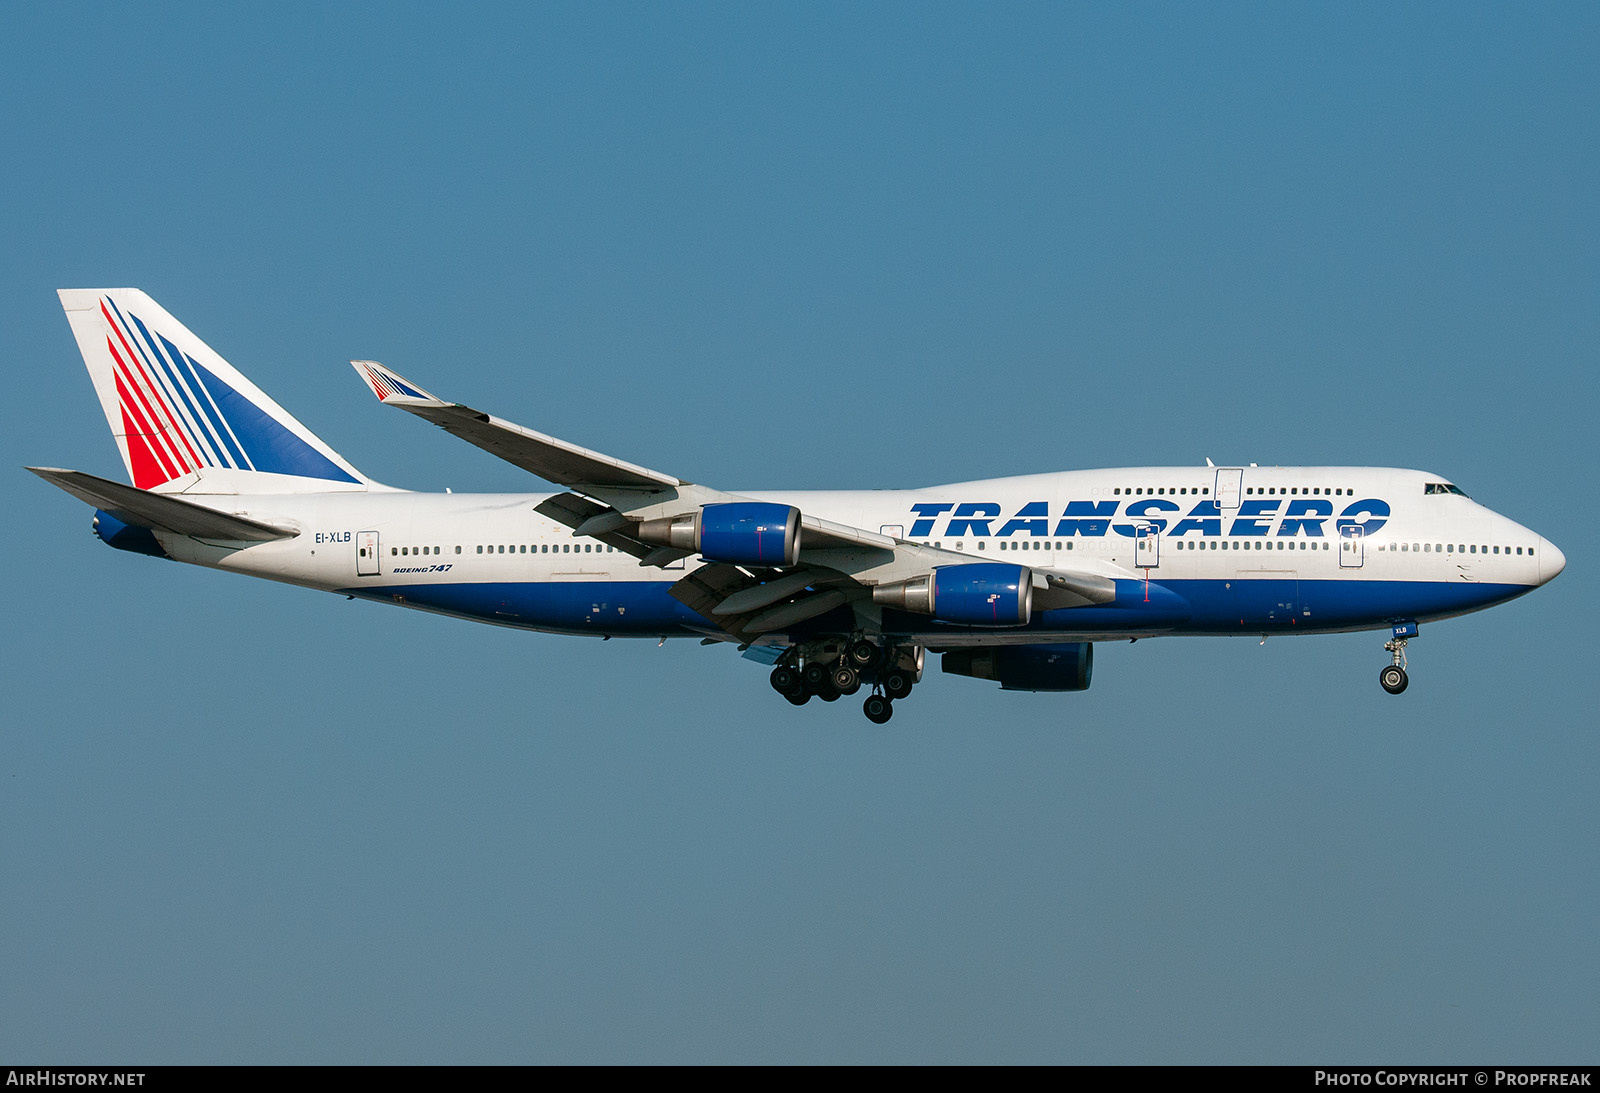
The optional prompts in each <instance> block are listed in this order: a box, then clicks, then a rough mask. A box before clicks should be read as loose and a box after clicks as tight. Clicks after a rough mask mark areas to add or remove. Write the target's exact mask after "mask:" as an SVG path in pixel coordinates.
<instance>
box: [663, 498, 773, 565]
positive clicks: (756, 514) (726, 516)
mask: <svg viewBox="0 0 1600 1093" xmlns="http://www.w3.org/2000/svg"><path fill="white" fill-rule="evenodd" d="M638 537H639V538H640V539H643V540H644V541H645V542H647V543H660V544H661V545H662V546H670V547H676V548H677V549H679V550H689V551H693V552H694V553H696V554H699V555H700V556H701V557H703V558H706V559H707V560H709V561H713V562H728V563H730V564H732V565H759V566H787V565H796V564H798V563H799V561H800V510H799V509H797V508H795V507H794V506H793V505H778V504H773V503H771V502H767V501H728V502H723V503H721V504H716V505H702V506H701V507H700V511H698V512H694V513H690V514H689V515H687V516H668V517H663V518H662V519H659V520H645V521H644V522H642V523H641V524H640V525H639V531H638Z"/></svg>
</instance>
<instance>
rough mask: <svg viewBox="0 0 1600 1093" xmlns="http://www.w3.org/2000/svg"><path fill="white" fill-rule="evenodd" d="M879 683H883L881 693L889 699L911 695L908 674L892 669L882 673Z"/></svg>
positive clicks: (909, 674) (909, 675) (909, 676)
mask: <svg viewBox="0 0 1600 1093" xmlns="http://www.w3.org/2000/svg"><path fill="white" fill-rule="evenodd" d="M880 681H881V682H882V683H883V693H884V694H886V695H888V696H889V697H890V698H904V697H905V696H906V695H908V694H910V693H911V673H910V672H905V671H901V670H900V669H899V668H894V669H891V670H890V671H887V672H885V673H883V676H882V678H881V680H880Z"/></svg>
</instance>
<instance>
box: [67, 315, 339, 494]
mask: <svg viewBox="0 0 1600 1093" xmlns="http://www.w3.org/2000/svg"><path fill="white" fill-rule="evenodd" d="M59 295H60V297H61V306H62V308H63V309H64V310H65V311H66V313H67V322H68V323H70V324H71V326H72V333H73V336H74V337H76V338H77V340H78V349H79V351H80V352H82V354H83V360H84V363H85V364H86V365H87V366H88V368H89V376H90V378H91V379H92V380H93V381H94V387H95V392H96V393H97V394H98V395H99V396H100V408H101V409H102V410H103V411H104V412H105V415H106V421H107V422H108V423H109V424H110V425H111V433H112V435H113V436H114V437H116V440H117V448H118V450H119V451H120V452H121V453H122V462H123V465H124V466H126V467H127V469H128V476H129V478H130V479H131V480H132V482H133V484H134V485H135V486H138V487H139V488H140V489H146V490H148V489H159V490H162V491H163V492H176V491H184V490H187V491H190V492H198V493H321V492H326V491H334V490H364V489H366V488H368V486H369V484H370V483H369V482H368V480H367V478H366V477H365V476H363V475H362V474H361V472H360V471H357V470H356V469H355V468H354V467H352V466H351V465H350V464H349V463H347V462H345V460H344V459H343V457H341V456H340V455H339V453H337V452H335V451H334V450H333V449H332V448H330V447H328V445H326V444H324V443H323V442H322V440H321V439H320V438H318V437H317V435H316V434H315V433H313V432H312V431H311V430H310V429H307V428H306V427H305V426H304V425H302V424H301V423H300V422H299V421H298V420H297V419H296V418H295V416H294V415H293V414H291V413H289V411H287V410H285V409H284V408H283V407H282V406H279V405H278V404H277V402H275V401H273V399H272V398H271V397H270V396H269V395H267V394H266V393H265V392H264V391H262V390H261V389H260V388H259V387H257V386H256V385H255V384H253V383H251V382H250V381H249V380H248V379H246V378H245V377H244V376H243V375H242V374H241V373H240V372H239V371H238V370H237V369H235V368H234V367H233V366H232V365H231V364H229V363H228V362H227V361H225V360H223V359H222V357H221V356H219V355H218V354H217V352H216V351H215V350H213V349H212V348H211V347H210V346H208V345H207V344H206V343H205V342H203V341H201V340H200V339H199V338H197V337H195V336H194V334H192V333H190V331H189V329H188V328H187V327H185V326H184V325H183V324H182V323H180V322H178V320H176V319H174V318H173V317H172V316H171V315H169V314H168V313H167V311H166V310H165V309H164V308H162V306H161V305H160V304H158V303H156V302H155V301H154V300H152V299H151V298H150V297H149V296H146V295H145V294H144V293H143V292H140V291H139V290H138V289H133V288H110V289H61V290H60V291H59ZM264 476H265V477H264Z"/></svg>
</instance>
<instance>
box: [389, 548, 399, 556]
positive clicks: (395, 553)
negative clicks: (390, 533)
mask: <svg viewBox="0 0 1600 1093" xmlns="http://www.w3.org/2000/svg"><path fill="white" fill-rule="evenodd" d="M399 556H400V551H399V550H398V549H397V548H395V547H390V548H389V557H391V558H398V557H399Z"/></svg>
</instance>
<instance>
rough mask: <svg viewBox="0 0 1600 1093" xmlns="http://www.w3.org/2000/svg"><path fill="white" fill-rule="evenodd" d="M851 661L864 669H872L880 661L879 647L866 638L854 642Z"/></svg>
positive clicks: (851, 649) (851, 646) (851, 648)
mask: <svg viewBox="0 0 1600 1093" xmlns="http://www.w3.org/2000/svg"><path fill="white" fill-rule="evenodd" d="M850 660H851V661H852V662H854V663H855V664H856V665H858V666H860V667H862V668H870V667H872V665H874V664H876V663H877V661H878V647H877V646H876V645H874V644H872V642H870V641H868V640H867V639H866V638H862V639H861V640H860V641H857V642H852V643H851V645H850Z"/></svg>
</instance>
